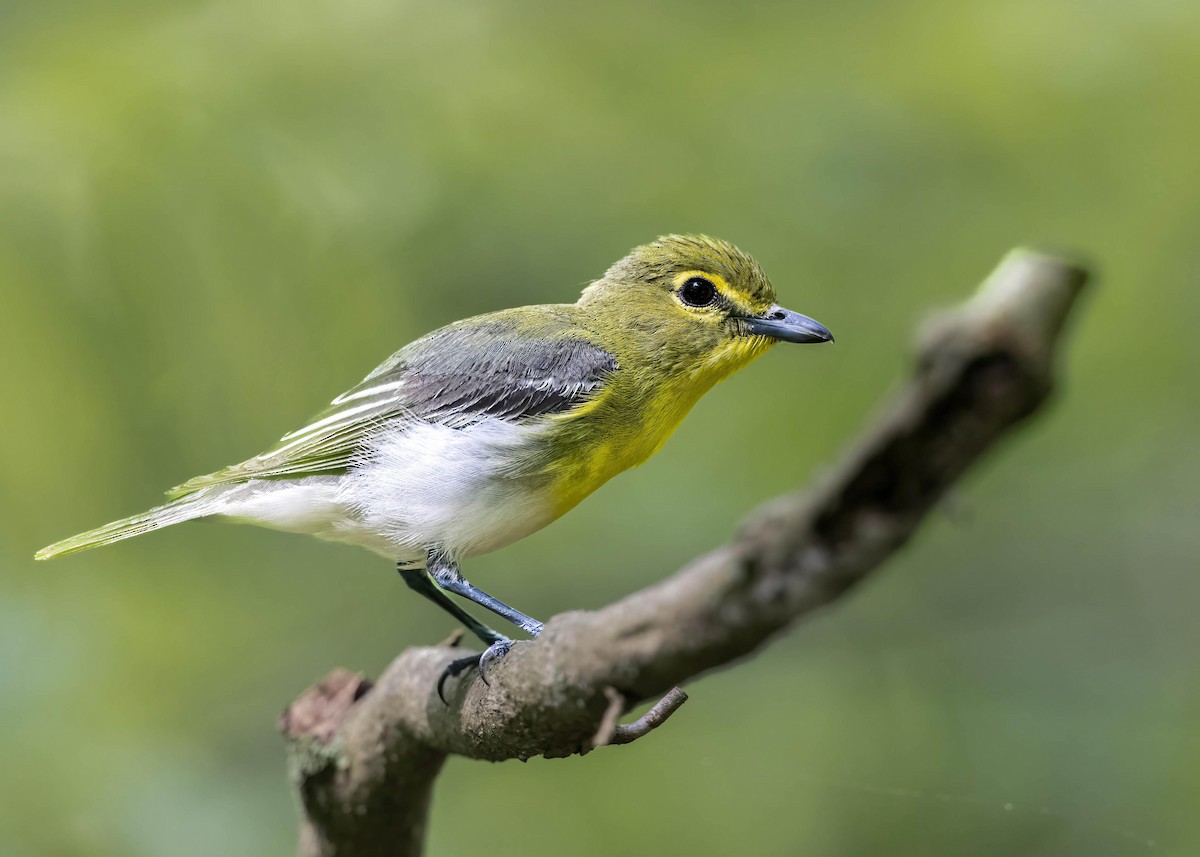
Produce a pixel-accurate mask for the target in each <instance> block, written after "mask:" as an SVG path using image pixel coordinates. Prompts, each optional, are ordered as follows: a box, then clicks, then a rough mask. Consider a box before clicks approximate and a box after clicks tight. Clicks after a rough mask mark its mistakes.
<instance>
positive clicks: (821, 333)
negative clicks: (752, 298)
mask: <svg viewBox="0 0 1200 857" xmlns="http://www.w3.org/2000/svg"><path fill="white" fill-rule="evenodd" d="M742 322H743V323H744V324H745V325H746V332H747V333H750V334H754V335H757V336H769V337H771V338H772V339H778V340H780V341H781V342H833V334H832V333H830V332H829V329H828V328H826V327H825V325H823V324H821V323H820V322H817V321H813V320H812V319H811V318H809V317H808V316H806V315H800V313H798V312H792V311H791V310H790V309H784V308H783V307H781V306H773V307H771V309H769V310H768V311H767V312H766V313H765V314H764V315H761V316H757V317H753V318H743V319H742Z"/></svg>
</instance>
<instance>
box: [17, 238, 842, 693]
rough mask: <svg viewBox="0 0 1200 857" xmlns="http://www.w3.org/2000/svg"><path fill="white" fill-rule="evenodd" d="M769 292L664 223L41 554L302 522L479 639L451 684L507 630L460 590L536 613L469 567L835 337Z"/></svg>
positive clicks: (523, 625)
mask: <svg viewBox="0 0 1200 857" xmlns="http://www.w3.org/2000/svg"><path fill="white" fill-rule="evenodd" d="M832 341H833V335H832V334H831V333H830V332H829V330H828V329H827V328H825V327H824V326H823V325H821V324H820V323H818V322H816V321H814V320H813V319H811V318H809V317H808V316H805V315H801V314H800V313H797V312H793V311H792V310H788V309H784V308H783V307H781V306H779V304H777V303H776V295H775V289H774V287H773V286H772V285H771V281H770V280H769V279H768V278H767V276H766V274H765V273H764V272H763V270H762V267H761V266H760V265H759V264H758V262H757V261H755V260H754V259H753V258H752V257H751V256H749V255H747V254H746V253H743V252H742V251H741V250H739V249H738V248H737V247H736V246H734V245H733V244H731V243H729V242H726V241H723V240H720V239H716V238H711V237H708V236H705V235H665V236H663V237H660V238H658V239H657V240H655V241H652V242H650V243H648V244H645V245H642V246H639V247H636V248H634V249H633V250H632V251H631V252H629V253H628V255H626V256H625V257H623V258H622V259H620V260H619V261H617V262H616V263H614V264H613V265H612V266H611V267H610V268H609V269H608V270H607V271H606V272H605V273H604V275H603V276H602V277H600V278H599V279H597V280H595V281H593V282H591V283H590V284H589V285H587V286H586V287H585V288H584V289H583V291H582V294H581V295H580V296H579V299H578V300H577V301H576V302H575V303H572V304H547V305H537V306H525V307H517V308H512V309H505V310H500V311H498V312H492V313H487V314H484V315H478V316H475V317H473V318H468V319H465V320H462V321H457V322H454V323H452V324H449V325H447V326H445V327H442V328H439V329H437V330H434V331H433V332H432V333H429V334H426V335H425V336H423V337H421V338H419V339H417V340H415V341H413V342H411V343H409V344H408V345H406V346H404V347H403V348H401V349H400V350H399V351H397V352H396V353H395V354H393V355H392V356H391V357H389V358H388V359H387V360H385V361H384V362H383V363H382V364H380V365H379V366H378V367H377V368H376V369H375V370H374V371H372V372H371V373H370V374H369V375H367V376H366V377H365V378H364V379H363V380H362V381H361V382H360V383H358V384H357V385H356V386H354V387H352V388H351V389H349V390H348V391H346V392H345V393H342V394H341V395H340V396H338V397H337V398H335V399H334V400H333V401H332V402H331V403H330V405H329V406H328V407H327V408H326V409H325V410H324V411H321V412H320V413H318V414H317V415H316V416H315V417H314V418H313V419H312V420H311V421H309V422H308V423H307V424H306V425H304V426H303V427H302V428H299V429H296V430H295V431H292V432H289V433H288V434H285V435H284V436H283V437H282V438H281V439H280V440H279V442H278V443H277V444H276V445H275V446H273V447H272V448H270V449H268V450H267V451H266V452H263V453H262V454H260V455H256V456H254V457H253V458H250V459H248V460H246V461H243V462H242V463H240V464H235V465H232V466H230V467H226V468H224V469H222V470H218V471H216V472H214V473H209V474H206V475H202V476H197V477H195V478H193V479H189V480H188V481H186V482H184V483H182V484H181V485H178V486H176V487H175V488H172V489H170V490H169V491H168V492H167V497H168V501H167V502H166V503H165V504H163V505H160V506H157V507H155V508H153V509H150V510H148V511H146V512H143V513H141V514H139V515H134V516H132V517H128V518H124V519H122V520H119V521H115V522H113V523H110V524H107V525H105V526H102V527H99V528H97V529H94V530H90V531H88V532H85V533H81V534H79V535H76V536H72V537H71V538H68V539H65V540H63V541H60V542H57V543H55V544H52V545H49V546H48V547H45V548H43V549H42V550H40V551H38V552H37V554H36V558H37V559H39V560H45V559H50V558H52V557H58V556H65V555H67V554H73V553H76V552H78V551H82V550H86V549H89V548H93V547H98V546H101V545H108V544H112V543H113V542H117V541H120V540H122V539H127V538H130V537H132V536H139V535H142V534H144V533H148V532H151V531H152V530H158V529H161V528H163V527H167V526H171V525H174V524H178V523H182V522H184V521H191V520H195V519H200V518H214V519H218V520H224V521H231V522H237V523H250V524H256V525H259V526H263V527H269V528H273V529H278V530H285V531H289V532H296V533H307V534H310V535H313V536H316V537H318V538H321V539H326V540H332V541H337V542H346V543H351V544H355V545H359V546H361V547H365V548H367V549H369V550H371V551H374V552H375V553H378V554H381V555H382V556H384V557H386V558H387V559H389V560H390V561H392V562H394V563H395V565H396V568H397V570H398V571H399V573H400V575H401V577H402V578H403V580H404V582H405V583H406V584H407V585H408V587H409V588H411V589H412V590H414V591H416V592H417V593H419V594H420V595H422V596H424V597H425V598H427V599H429V600H430V601H432V602H433V603H434V604H436V605H438V606H439V607H440V608H442V609H443V610H445V611H446V612H448V613H449V614H450V615H451V616H453V617H454V618H455V619H456V620H457V621H458V622H460V623H462V625H463V626H464V627H465V628H466V629H467V630H469V631H470V632H471V633H472V634H474V635H475V636H476V637H478V638H479V640H480V641H481V642H482V643H483V644H484V646H485V647H486V649H485V650H484V652H483V654H482V655H469V656H466V657H463V658H459V659H456V660H455V661H454V662H452V663H451V664H450V666H449V667H447V668H446V671H445V672H444V673H443V674H442V676H441V678H440V680H439V682H438V686H437V690H438V694H439V696H441V697H442V699H443V700H444V699H445V696H444V693H443V685H444V683H445V681H446V680H447V679H449V678H451V677H453V676H457V675H459V674H461V673H462V672H464V671H466V670H467V669H470V668H471V667H478V668H479V672H480V676H481V677H482V678H483V679H484V681H487V675H488V670H489V669H490V668H491V667H492V666H493V665H494V663H495V662H496V661H497V660H498V659H500V658H502V657H504V655H505V654H506V653H507V652H508V651H509V649H510V648H511V646H512V642H513V641H512V638H510V637H508V636H507V635H504V634H501V633H499V632H498V631H496V630H493V629H492V628H491V627H489V626H488V625H486V624H484V623H482V622H480V621H479V620H477V619H476V618H475V617H474V616H472V615H471V614H470V613H468V612H467V611H466V610H465V609H464V608H463V606H461V605H460V604H459V603H458V602H456V601H454V600H453V599H452V598H450V597H449V596H450V595H455V596H459V597H461V598H463V599H466V600H468V601H471V602H474V603H475V604H476V605H478V606H480V607H482V608H485V609H486V610H488V611H491V612H492V613H495V614H496V615H497V616H499V617H501V618H503V619H505V620H507V621H509V622H510V623H512V624H513V625H515V626H516V627H517V628H519V629H521V631H523V632H525V633H526V634H528V635H529V636H531V637H535V638H536V637H537V636H538V635H539V634H540V633H541V630H542V623H541V622H539V621H537V620H536V619H533V618H532V617H530V616H527V615H526V614H524V613H521V612H520V611H518V610H515V609H513V608H512V607H510V606H508V605H507V604H506V603H504V602H502V601H500V600H498V599H497V598H495V597H493V596H492V595H490V594H488V593H487V592H484V591H483V590H482V589H479V588H478V587H476V586H474V585H472V584H471V583H470V582H468V581H467V579H466V577H464V576H463V573H462V570H461V564H462V563H463V561H464V560H467V559H470V558H471V557H475V556H479V555H481V554H485V553H488V552H491V551H495V550H498V549H500V548H503V547H506V546H507V545H510V544H512V543H513V542H516V541H518V540H519V539H522V538H524V537H525V536H528V535H530V534H531V533H534V532H536V531H537V530H540V529H541V528H543V527H545V526H546V525H547V524H549V523H551V522H552V521H554V520H555V519H557V518H559V517H560V516H562V515H563V514H564V513H566V512H567V511H569V510H570V509H572V508H573V507H574V506H576V505H577V504H578V503H579V502H580V501H581V500H583V499H584V498H585V497H586V496H588V495H589V494H591V493H592V492H593V491H595V490H596V489H597V488H599V487H600V486H601V485H603V484H604V483H605V482H607V481H608V480H609V479H610V478H611V477H613V476H615V475H616V474H617V473H620V472H621V471H623V470H626V469H628V468H630V467H634V466H636V465H638V464H641V463H642V462H644V461H645V460H646V459H648V458H649V457H650V456H652V455H653V454H654V453H655V452H656V451H658V449H659V448H660V447H661V446H662V445H663V443H664V442H665V441H666V440H667V438H668V437H669V436H670V435H671V434H672V433H673V432H674V431H675V429H676V427H677V426H678V425H679V424H680V422H681V421H682V420H683V418H684V417H685V416H686V415H687V413H688V411H690V410H691V408H692V406H693V405H694V404H695V403H696V402H697V400H698V399H699V398H700V397H701V396H702V395H703V394H704V393H706V392H707V391H708V390H709V389H711V388H712V387H713V385H715V384H716V383H717V382H719V381H721V380H723V379H725V378H727V377H728V376H729V375H731V374H732V373H734V372H735V371H737V370H738V369H741V368H742V367H744V366H745V365H747V364H748V363H750V362H751V361H752V360H754V359H756V358H757V357H759V356H761V355H762V354H764V353H765V352H766V351H767V350H768V349H770V348H771V347H772V346H773V345H775V344H776V343H778V342H792V343H819V342H832Z"/></svg>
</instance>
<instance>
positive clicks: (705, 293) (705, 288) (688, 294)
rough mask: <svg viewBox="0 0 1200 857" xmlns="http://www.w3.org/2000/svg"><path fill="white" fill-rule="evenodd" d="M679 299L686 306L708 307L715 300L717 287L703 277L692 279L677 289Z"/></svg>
mask: <svg viewBox="0 0 1200 857" xmlns="http://www.w3.org/2000/svg"><path fill="white" fill-rule="evenodd" d="M679 299H680V300H681V301H683V302H684V303H685V304H687V305H688V306H695V307H701V306H708V305H709V304H711V303H712V302H713V301H715V300H716V299H717V287H716V286H714V285H713V284H712V281H711V280H706V279H704V277H692V278H691V279H689V280H688V281H687V282H685V283H684V284H683V285H682V286H680V287H679Z"/></svg>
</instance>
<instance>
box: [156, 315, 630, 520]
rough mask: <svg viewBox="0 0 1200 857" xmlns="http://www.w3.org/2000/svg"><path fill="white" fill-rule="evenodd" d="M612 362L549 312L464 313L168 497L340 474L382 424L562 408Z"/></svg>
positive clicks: (465, 421) (582, 396)
mask: <svg viewBox="0 0 1200 857" xmlns="http://www.w3.org/2000/svg"><path fill="white" fill-rule="evenodd" d="M547 309H550V308H547ZM616 369H617V361H616V359H615V358H614V357H613V356H612V355H611V354H609V353H608V352H607V351H605V350H604V349H602V348H600V347H599V346H597V345H595V344H594V343H593V342H590V341H589V339H588V337H587V335H586V333H585V332H584V331H582V330H578V329H574V328H572V327H571V326H570V325H568V324H566V323H565V322H564V321H563V320H562V319H561V318H556V317H555V316H553V315H551V316H550V318H548V319H545V318H543V319H540V320H539V319H535V320H534V323H532V324H531V323H530V320H529V319H528V318H523V317H521V316H517V315H513V314H511V313H494V314H492V315H491V316H480V317H479V318H476V319H469V320H467V321H465V322H459V323H457V324H454V325H450V326H449V327H444V328H442V329H440V330H436V331H434V332H433V333H431V334H429V335H427V336H425V337H423V338H421V339H418V340H417V341H415V342H413V343H411V344H410V345H407V346H405V347H404V348H402V349H401V350H400V351H398V352H396V353H395V354H393V355H392V356H391V357H390V358H389V359H388V360H387V361H386V362H384V363H383V364H382V365H381V366H379V367H378V368H377V369H376V370H375V371H373V372H372V373H371V374H370V375H368V376H367V377H366V378H364V379H363V381H362V382H361V383H360V384H359V385H358V386H356V387H354V388H353V389H351V390H349V391H347V392H346V393H343V394H342V395H340V396H338V397H337V398H336V399H334V400H333V402H332V403H331V404H330V406H329V407H328V408H327V409H326V410H325V411H323V412H321V413H320V414H318V415H317V416H316V417H315V418H314V419H313V420H312V422H310V423H309V424H308V425H306V426H305V427H304V428H301V429H298V430H296V431H294V432H291V433H290V434H286V435H284V436H283V437H282V438H281V439H280V441H279V443H278V444H277V445H276V446H275V447H274V448H273V449H271V450H268V451H267V452H265V453H263V454H262V455H258V456H255V457H254V458H252V459H250V460H249V461H245V462H243V463H241V464H235V465H233V466H232V467H227V468H225V469H224V470H219V471H217V472H216V473H210V474H207V475H204V476H197V477H195V478H194V479H190V480H188V481H187V482H185V483H183V484H182V485H179V486H177V487H175V488H172V489H171V490H170V491H169V492H167V493H168V496H170V497H171V498H173V499H174V498H178V497H183V496H186V495H188V494H191V493H192V492H194V491H198V490H200V489H201V488H206V487H208V486H210V485H221V484H227V483H236V482H245V481H247V480H250V479H264V478H280V477H302V476H315V475H319V474H337V473H344V472H345V471H346V469H347V468H348V467H350V465H351V464H353V463H354V461H355V459H356V456H357V455H358V454H360V453H361V452H362V451H363V450H364V448H365V444H366V442H367V441H368V439H369V438H370V437H371V436H372V435H374V434H375V433H376V432H378V431H380V430H381V429H384V428H392V427H395V428H403V426H404V425H405V424H407V423H415V422H427V423H437V424H441V425H446V426H449V427H451V428H465V427H467V426H469V425H471V424H472V423H475V422H478V421H479V420H481V419H484V418H487V417H490V418H493V419H499V420H505V421H508V422H522V421H525V420H529V419H533V418H536V417H539V416H544V415H547V414H554V413H561V412H563V411H567V410H570V409H571V408H573V407H575V406H577V405H579V404H582V403H583V402H586V401H588V400H590V399H591V398H592V397H593V396H594V395H595V394H597V393H598V391H599V390H600V388H601V387H602V386H603V384H604V382H605V379H606V378H607V377H608V376H609V375H610V374H611V373H612V372H614V371H615V370H616Z"/></svg>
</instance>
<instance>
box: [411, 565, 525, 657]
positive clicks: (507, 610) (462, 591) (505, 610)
mask: <svg viewBox="0 0 1200 857" xmlns="http://www.w3.org/2000/svg"><path fill="white" fill-rule="evenodd" d="M426 567H427V568H428V569H429V573H430V575H432V577H433V579H434V581H435V582H436V583H437V585H438V586H440V587H441V588H442V589H445V590H446V591H447V592H453V593H454V594H455V595H461V596H462V597H463V598H467V599H469V600H471V601H474V602H475V603H476V604H478V605H479V606H480V607H486V608H487V609H488V610H491V611H492V612H493V613H495V614H496V615H497V616H503V617H504V618H505V619H507V620H508V621H510V622H512V623H513V624H514V625H516V626H517V627H518V628H520V629H521V630H522V631H524V632H525V633H526V634H529V635H530V636H531V637H536V636H537V635H538V634H540V633H542V623H541V622H539V621H538V620H537V619H534V618H532V617H530V616H526V615H525V614H524V613H522V612H521V611H520V610H514V609H513V608H511V607H509V606H508V605H507V604H505V603H504V602H503V601H499V600H497V599H495V598H493V597H492V596H490V595H488V594H487V593H486V592H484V591H483V590H482V589H480V588H479V587H477V586H472V585H471V584H470V583H468V582H467V581H466V579H465V578H464V577H463V576H462V572H461V571H459V570H458V564H457V563H454V562H452V561H451V560H449V559H447V558H446V557H445V556H444V555H443V554H442V553H441V552H440V551H437V550H431V551H430V552H429V558H428V559H427V560H426Z"/></svg>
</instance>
